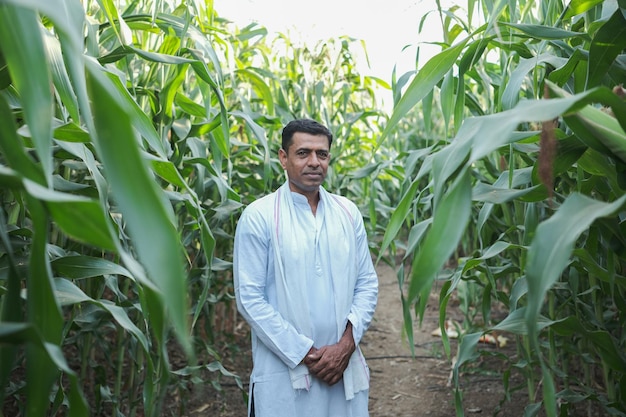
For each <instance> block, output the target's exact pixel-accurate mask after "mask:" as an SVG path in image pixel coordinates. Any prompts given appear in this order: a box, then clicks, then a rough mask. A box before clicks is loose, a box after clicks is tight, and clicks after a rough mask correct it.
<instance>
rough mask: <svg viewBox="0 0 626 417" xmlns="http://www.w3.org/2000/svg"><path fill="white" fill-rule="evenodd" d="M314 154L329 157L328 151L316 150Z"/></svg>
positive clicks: (322, 157) (324, 157)
mask: <svg viewBox="0 0 626 417" xmlns="http://www.w3.org/2000/svg"><path fill="white" fill-rule="evenodd" d="M316 154H317V157H318V158H319V159H328V157H329V153H328V152H326V151H317V152H316Z"/></svg>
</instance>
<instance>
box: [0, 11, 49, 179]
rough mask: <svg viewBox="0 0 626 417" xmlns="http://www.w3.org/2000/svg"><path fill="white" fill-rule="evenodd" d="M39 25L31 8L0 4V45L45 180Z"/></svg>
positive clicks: (45, 102)
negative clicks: (20, 102) (19, 99)
mask: <svg viewBox="0 0 626 417" xmlns="http://www.w3.org/2000/svg"><path fill="white" fill-rule="evenodd" d="M40 30H41V26H40V24H39V21H38V19H37V13H36V12H35V11H34V10H30V9H26V8H23V7H16V6H12V5H8V4H0V49H1V50H2V53H3V54H4V57H5V59H6V63H7V65H8V67H9V72H10V74H11V79H12V80H13V84H14V86H15V88H16V89H17V91H18V92H19V94H20V98H21V100H22V107H23V110H24V116H25V118H26V123H27V124H28V128H29V131H30V133H31V135H32V137H33V141H34V144H35V149H36V150H37V156H38V158H39V161H40V163H41V165H42V168H43V173H44V175H45V177H46V181H49V180H50V177H51V175H52V153H51V141H52V94H51V91H50V84H51V83H52V79H51V76H50V72H49V68H48V63H47V61H46V52H45V48H44V44H43V39H42V36H41V31H40Z"/></svg>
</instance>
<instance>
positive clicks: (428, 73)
mask: <svg viewBox="0 0 626 417" xmlns="http://www.w3.org/2000/svg"><path fill="white" fill-rule="evenodd" d="M468 41H469V38H466V39H465V40H463V41H461V42H460V43H459V44H457V45H455V46H454V47H451V48H449V49H446V50H444V51H443V52H440V53H439V54H437V55H435V56H434V57H433V58H431V59H429V60H428V62H427V63H426V64H424V66H423V67H422V68H421V69H420V70H419V71H418V72H417V74H416V75H415V78H413V81H411V84H409V86H408V87H407V89H406V91H405V92H404V94H403V95H402V97H401V98H400V101H398V104H397V105H396V106H395V107H394V109H393V113H392V114H391V116H390V117H389V121H388V122H387V125H386V126H385V129H384V130H383V133H382V134H381V135H380V138H379V139H378V144H377V146H380V145H381V144H382V142H383V140H384V139H385V138H386V137H387V136H388V135H389V134H390V133H391V131H392V130H393V129H394V128H395V126H396V125H397V124H398V123H399V122H400V120H402V118H403V117H404V116H405V115H406V114H407V113H408V112H409V110H411V109H412V108H413V107H414V106H415V105H416V104H417V103H419V102H420V100H422V99H423V98H424V97H426V96H427V95H428V94H429V93H430V92H431V91H432V89H433V88H434V87H435V85H436V84H437V83H438V82H439V81H440V80H441V79H442V78H443V77H444V75H445V74H447V73H448V71H450V69H451V68H452V65H454V63H455V62H456V60H457V58H458V57H459V55H460V54H461V51H462V50H463V48H464V47H465V45H466V44H467V42H468Z"/></svg>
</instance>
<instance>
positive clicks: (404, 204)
mask: <svg viewBox="0 0 626 417" xmlns="http://www.w3.org/2000/svg"><path fill="white" fill-rule="evenodd" d="M419 185H420V182H419V181H417V180H414V181H413V183H411V186H410V187H409V189H408V190H407V191H406V192H405V193H404V195H403V196H402V199H401V200H400V203H399V204H398V206H397V207H396V209H395V210H394V211H393V213H392V214H391V218H390V219H389V224H388V225H387V228H386V230H385V236H383V241H382V243H381V244H380V253H384V252H385V251H386V250H387V248H388V247H389V245H390V244H391V242H393V240H394V239H395V238H396V236H397V235H398V232H399V231H400V229H401V228H402V226H403V224H404V221H405V220H406V217H407V216H408V214H409V212H410V211H411V207H412V206H413V201H414V200H415V197H416V195H417V190H418V187H419Z"/></svg>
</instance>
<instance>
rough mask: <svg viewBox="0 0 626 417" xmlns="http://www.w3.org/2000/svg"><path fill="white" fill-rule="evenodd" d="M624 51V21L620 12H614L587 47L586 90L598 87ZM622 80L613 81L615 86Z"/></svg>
mask: <svg viewBox="0 0 626 417" xmlns="http://www.w3.org/2000/svg"><path fill="white" fill-rule="evenodd" d="M624 49H626V19H625V18H624V15H623V14H622V11H621V10H619V9H618V10H616V11H615V13H613V15H612V16H611V18H610V19H609V20H608V21H607V22H606V23H605V24H604V25H602V27H601V28H600V29H598V31H597V32H596V34H595V36H594V37H593V40H592V41H591V46H589V65H588V67H587V68H588V71H587V86H586V88H587V89H590V88H592V87H595V86H597V85H599V84H600V83H601V81H602V79H603V78H604V77H605V75H606V74H607V72H608V71H609V68H610V67H611V66H612V65H615V64H614V62H615V58H616V57H617V56H618V55H619V54H621V53H622V51H623V50H624ZM619 81H623V80H613V82H614V83H615V84H618V83H619Z"/></svg>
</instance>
